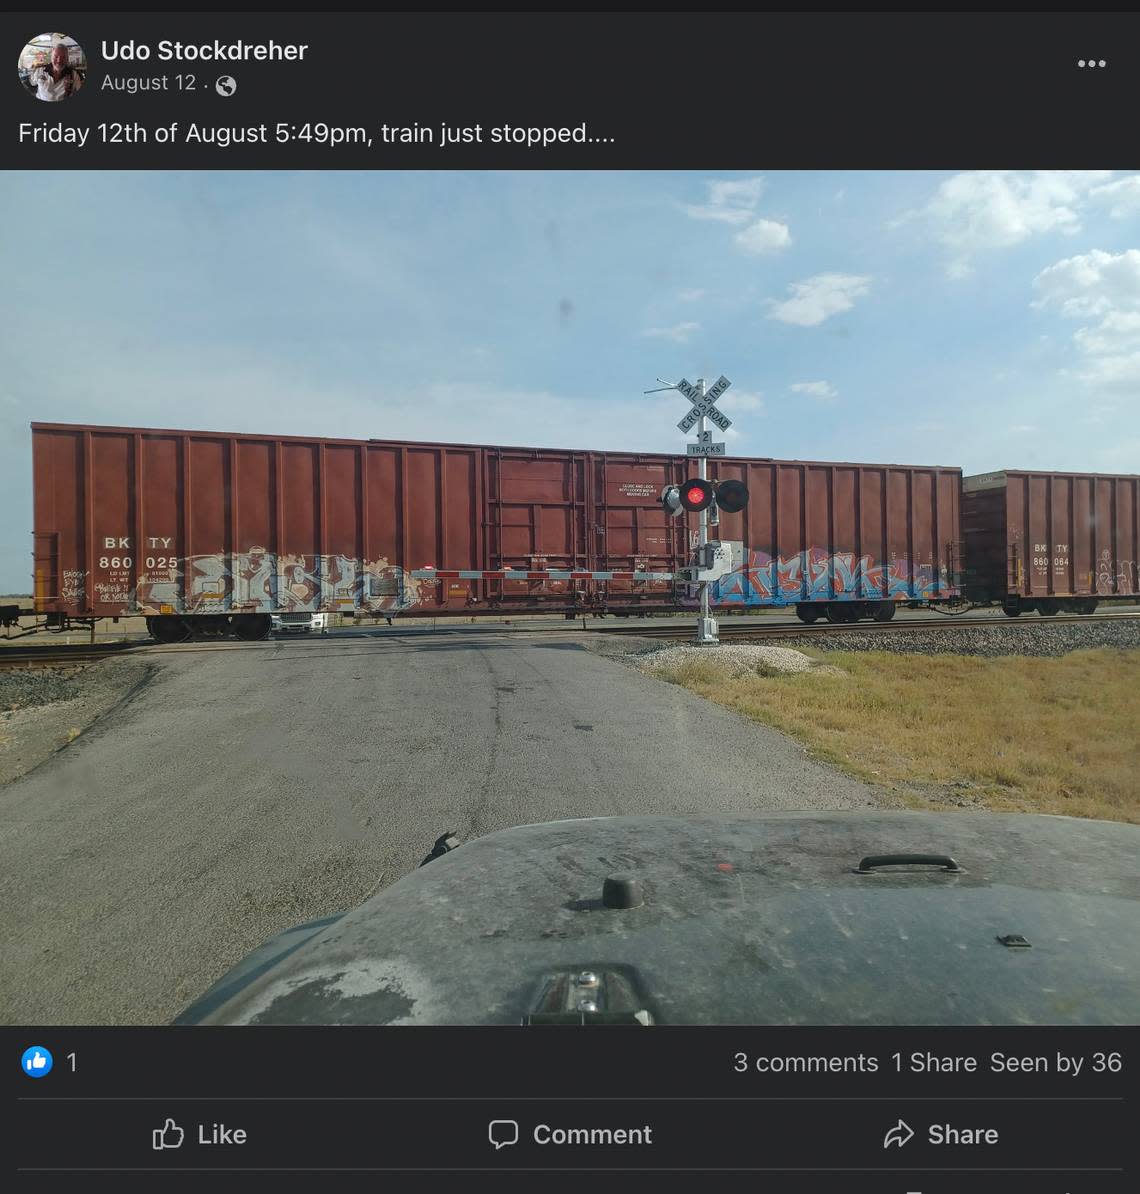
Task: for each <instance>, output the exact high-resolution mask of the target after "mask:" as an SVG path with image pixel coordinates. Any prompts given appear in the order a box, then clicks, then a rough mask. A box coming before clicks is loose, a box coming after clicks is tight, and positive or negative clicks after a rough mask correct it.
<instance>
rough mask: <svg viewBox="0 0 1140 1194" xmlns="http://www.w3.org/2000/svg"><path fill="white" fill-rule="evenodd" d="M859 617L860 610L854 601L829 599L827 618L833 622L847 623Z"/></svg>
mask: <svg viewBox="0 0 1140 1194" xmlns="http://www.w3.org/2000/svg"><path fill="white" fill-rule="evenodd" d="M858 617H859V611H858V610H857V609H856V608H855V603H854V602H853V601H829V602H828V603H827V620H828V621H829V622H831V623H833V624H838V625H846V624H847V623H849V622H854V621H856V620H857V619H858Z"/></svg>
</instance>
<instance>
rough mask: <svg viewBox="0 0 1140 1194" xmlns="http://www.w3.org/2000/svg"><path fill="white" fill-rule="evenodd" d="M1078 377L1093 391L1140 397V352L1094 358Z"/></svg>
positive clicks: (1078, 373)
mask: <svg viewBox="0 0 1140 1194" xmlns="http://www.w3.org/2000/svg"><path fill="white" fill-rule="evenodd" d="M1077 376H1078V377H1079V378H1080V380H1081V381H1083V382H1084V383H1085V385H1087V386H1090V387H1091V388H1092V389H1095V390H1112V391H1120V392H1122V393H1125V394H1130V395H1132V396H1133V397H1136V396H1138V395H1140V352H1132V353H1124V354H1121V355H1119V356H1104V357H1094V358H1093V359H1092V360H1091V361H1090V362H1089V364H1088V368H1086V369H1082V370H1079V371H1078V372H1077Z"/></svg>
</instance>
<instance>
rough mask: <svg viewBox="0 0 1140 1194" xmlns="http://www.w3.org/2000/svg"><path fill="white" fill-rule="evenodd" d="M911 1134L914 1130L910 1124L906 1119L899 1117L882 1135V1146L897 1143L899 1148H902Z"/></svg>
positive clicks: (887, 1146) (888, 1146)
mask: <svg viewBox="0 0 1140 1194" xmlns="http://www.w3.org/2000/svg"><path fill="white" fill-rule="evenodd" d="M913 1136H914V1130H913V1129H912V1128H911V1126H910V1124H908V1123H907V1122H906V1120H903V1119H900V1120H899V1122H898V1123H897V1124H895V1126H894V1127H893V1128H891V1129H890V1130H889V1131H888V1132H887V1134H886V1135H885V1136H884V1137H883V1148H890V1146H891V1145H892V1144H897V1145H898V1146H899V1148H902V1146H903V1145H904V1144H906V1142H907V1141H908V1140H910V1139H911V1138H912V1137H913Z"/></svg>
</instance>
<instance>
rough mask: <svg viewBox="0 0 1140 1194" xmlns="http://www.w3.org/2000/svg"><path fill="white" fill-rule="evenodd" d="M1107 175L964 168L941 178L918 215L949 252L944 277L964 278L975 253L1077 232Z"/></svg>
mask: <svg viewBox="0 0 1140 1194" xmlns="http://www.w3.org/2000/svg"><path fill="white" fill-rule="evenodd" d="M1111 175H1112V171H1111V170H1037V171H1033V172H1029V173H1025V172H1019V171H1014V170H975V171H968V172H966V173H962V174H955V175H954V176H953V177H951V178H948V179H946V180H945V181H944V182H942V183H941V184H940V185H939V187H938V190H937V191H936V192H935V193H934V196H933V198H932V199H931V200H930V202H929V203H927V205H926V206H925V208H923V209H922V212H921V214H922V216H923V217H924V218H925V220H926V222H927V223H928V224H929V225H930V226H931V227H932V229H933V231H934V234H935V236H936V237H937V238H938V240H940V241H941V242H942V244H943V245H944V246H945V248H946V249H947V250H948V251H949V253H950V259H949V261H948V263H947V266H946V270H947V273H948V274H949V276H950V277H951V278H964V277H966V276H967V275H968V274H969V273H970V272H971V269H972V261H973V259H974V257H975V256H976V255H977V254H979V253H983V252H987V251H990V250H994V249H1004V248H1009V247H1010V246H1012V245H1017V244H1020V243H1022V242H1023V241H1025V240H1028V239H1029V238H1030V237H1031V236H1035V235H1038V234H1039V233H1044V232H1059V233H1063V234H1072V233H1075V232H1079V231H1080V227H1081V217H1080V209H1081V207H1082V205H1083V204H1084V203H1085V201H1086V200H1087V198H1088V196H1089V194H1090V192H1091V191H1092V189H1093V188H1094V187H1096V186H1097V185H1098V184H1101V185H1103V184H1104V183H1105V180H1106V179H1108V178H1110V177H1111ZM910 214H911V215H913V214H914V213H910Z"/></svg>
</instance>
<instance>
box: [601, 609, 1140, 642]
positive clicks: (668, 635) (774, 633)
mask: <svg viewBox="0 0 1140 1194" xmlns="http://www.w3.org/2000/svg"><path fill="white" fill-rule="evenodd" d="M1137 618H1140V614H1112V613H1105V614H1057V615H1056V616H1055V617H1052V618H1029V619H1027V620H1021V619H1017V620H1015V619H1013V618H1003V619H1001V621H998V620H997V619H990V618H986V619H981V618H969V619H963V618H956V617H947V616H946V615H944V614H943V615H940V616H939V617H937V618H907V619H906V620H905V621H897V622H896V621H891V622H841V623H832V622H814V623H812V624H810V625H809V624H808V623H806V622H803V623H800V624H799V625H796V626H742V625H740V624H739V623H734V622H728V621H722V622H721V623H720V626H719V634H720V638H721V640H722V641H723V640H724V639H763V638H802V637H803V636H804V635H813V634H818V635H828V634H849V633H851V631H858V632H859V633H869V634H894V633H898V632H900V631H901V632H904V633H909V632H910V631H912V630H951V629H961V628H962V627H971V626H974V627H983V628H986V629H992V628H993V627H1003V628H1004V627H1009V629H1010V630H1014V631H1017V630H1019V629H1021V628H1024V627H1026V626H1042V625H1044V626H1058V625H1063V624H1065V623H1084V624H1088V623H1089V622H1103V621H1121V620H1124V621H1128V620H1133V621H1134V620H1136V619H1137ZM594 633H596V634H619V635H632V636H634V637H639V638H660V639H674V640H677V641H688V640H690V639H692V637H693V634H694V629H693V627H692V626H691V625H689V624H687V623H686V624H684V625H680V626H647V627H644V628H641V629H639V628H638V627H636V626H599V627H596V628H595V629H594Z"/></svg>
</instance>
